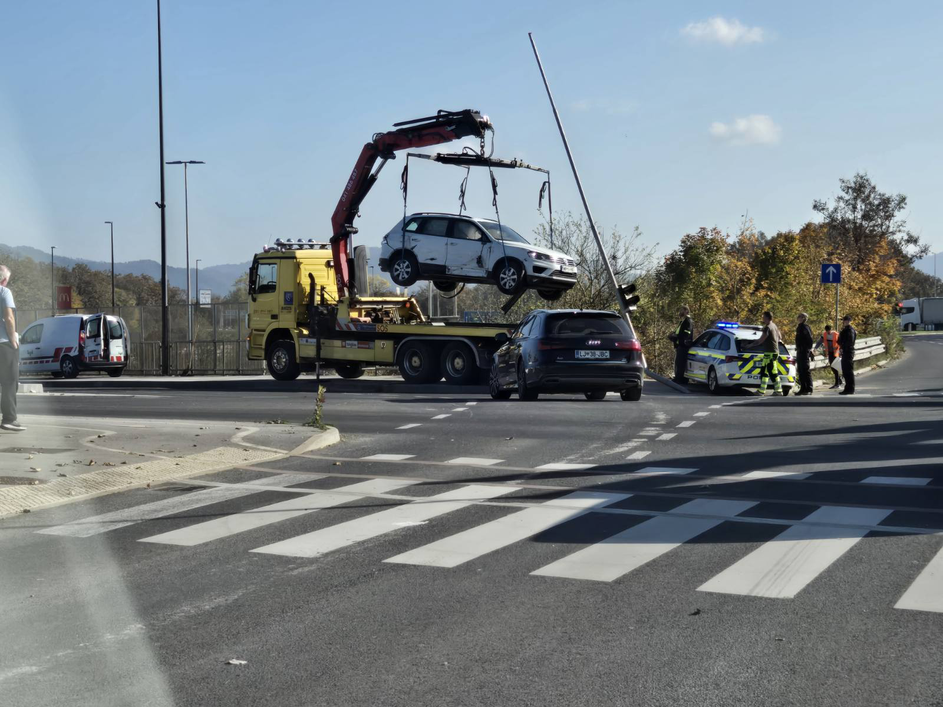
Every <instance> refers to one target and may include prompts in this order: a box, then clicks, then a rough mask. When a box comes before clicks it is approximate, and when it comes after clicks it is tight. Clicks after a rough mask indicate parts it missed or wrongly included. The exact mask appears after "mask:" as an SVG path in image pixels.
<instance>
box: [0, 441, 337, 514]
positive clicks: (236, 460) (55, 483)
mask: <svg viewBox="0 0 943 707" xmlns="http://www.w3.org/2000/svg"><path fill="white" fill-rule="evenodd" d="M339 441H340V433H339V432H338V430H337V428H335V427H330V428H328V429H327V430H325V431H323V432H322V431H320V430H319V431H318V432H317V433H316V434H313V435H311V437H309V438H308V439H307V440H305V441H304V442H302V443H301V444H300V445H298V446H297V447H296V448H295V449H293V450H291V451H286V452H277V453H276V452H270V451H262V450H258V449H245V448H242V447H217V448H215V449H210V450H207V451H205V452H200V453H199V454H193V455H190V456H189V457H180V458H176V457H174V458H167V459H158V460H156V461H150V462H142V463H140V464H132V463H128V464H127V465H124V464H122V465H121V466H120V467H116V468H112V469H102V470H99V471H93V472H90V473H88V474H81V475H80V476H72V477H68V478H57V479H53V480H52V481H50V482H48V483H45V484H41V485H37V486H26V485H22V486H21V485H18V486H5V487H2V488H0V518H4V517H8V516H13V515H18V514H20V513H29V512H31V511H33V510H39V509H43V508H50V507H52V506H59V505H62V504H65V503H71V502H73V501H84V500H86V499H89V498H94V497H96V496H105V495H107V494H110V493H117V492H118V491H126V490H128V489H133V488H140V487H142V486H149V485H150V484H158V483H165V482H168V481H176V480H178V479H185V478H188V477H191V476H200V475H203V474H211V473H214V472H218V471H226V470H227V469H233V468H235V467H239V466H251V465H254V464H262V463H265V462H270V461H275V460H277V459H284V458H286V457H289V456H295V455H299V454H304V453H305V452H310V451H314V450H316V449H323V448H324V447H327V446H330V445H332V444H336V443H337V442H339Z"/></svg>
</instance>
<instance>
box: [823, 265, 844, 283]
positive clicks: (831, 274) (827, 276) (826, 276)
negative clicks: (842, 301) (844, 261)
mask: <svg viewBox="0 0 943 707" xmlns="http://www.w3.org/2000/svg"><path fill="white" fill-rule="evenodd" d="M822 284H823V285H839V284H841V264H840V263H822Z"/></svg>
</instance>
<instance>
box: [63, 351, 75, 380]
mask: <svg viewBox="0 0 943 707" xmlns="http://www.w3.org/2000/svg"><path fill="white" fill-rule="evenodd" d="M59 371H60V372H61V373H62V377H63V378H76V377H78V375H79V364H78V363H76V361H75V359H74V358H72V357H71V356H63V357H62V358H61V359H59Z"/></svg>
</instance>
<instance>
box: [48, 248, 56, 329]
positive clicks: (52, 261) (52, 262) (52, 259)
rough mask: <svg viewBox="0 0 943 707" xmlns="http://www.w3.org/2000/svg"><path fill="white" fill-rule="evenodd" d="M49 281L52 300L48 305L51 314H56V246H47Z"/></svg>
mask: <svg viewBox="0 0 943 707" xmlns="http://www.w3.org/2000/svg"><path fill="white" fill-rule="evenodd" d="M49 281H50V284H51V285H52V300H51V304H50V306H51V307H52V314H53V316H55V315H56V309H57V307H56V304H57V302H56V246H50V247H49Z"/></svg>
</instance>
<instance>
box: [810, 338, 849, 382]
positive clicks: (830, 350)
mask: <svg viewBox="0 0 943 707" xmlns="http://www.w3.org/2000/svg"><path fill="white" fill-rule="evenodd" d="M819 349H823V350H824V353H825V355H826V356H828V367H829V370H831V372H832V375H834V376H835V385H833V386H832V388H831V389H834V388H841V385H842V378H841V373H839V372H838V371H836V370H835V368H834V367H832V364H833V363H834V362H835V359H836V358H838V353H839V348H838V332H837V331H832V325H831V324H826V325H825V331H823V332H822V338H821V339H819V343H817V344H816V345H815V348H814V349H813V350H812V352H813V353H815V352H816V351H818V350H819Z"/></svg>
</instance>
